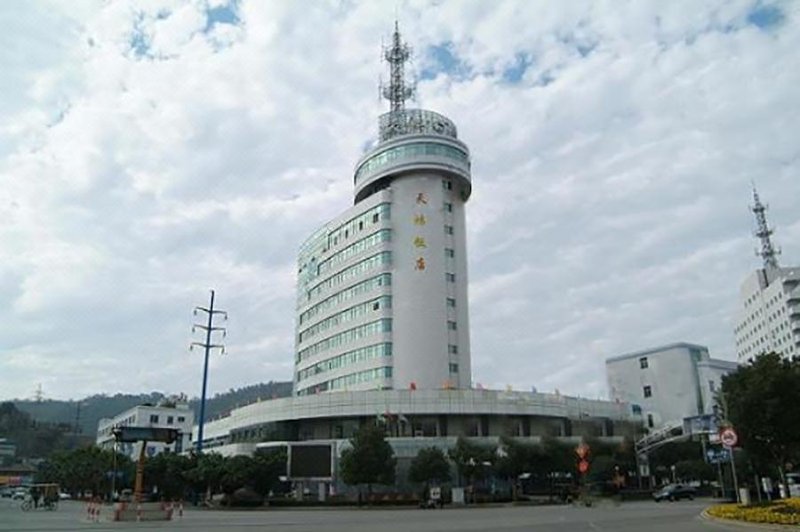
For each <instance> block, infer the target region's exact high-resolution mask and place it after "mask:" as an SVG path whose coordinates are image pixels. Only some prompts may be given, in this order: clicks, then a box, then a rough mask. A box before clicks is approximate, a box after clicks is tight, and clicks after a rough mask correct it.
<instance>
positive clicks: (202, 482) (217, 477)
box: [186, 452, 225, 497]
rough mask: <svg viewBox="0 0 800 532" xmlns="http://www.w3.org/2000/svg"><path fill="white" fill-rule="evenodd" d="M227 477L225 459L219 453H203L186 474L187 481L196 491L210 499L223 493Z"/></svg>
mask: <svg viewBox="0 0 800 532" xmlns="http://www.w3.org/2000/svg"><path fill="white" fill-rule="evenodd" d="M224 475H225V458H224V457H223V456H222V455H221V454H219V453H213V452H211V453H203V454H201V455H199V456H197V457H196V461H195V466H194V467H193V468H192V469H190V470H189V471H187V472H186V479H187V480H188V481H189V482H190V483H191V484H192V486H193V487H194V489H195V491H197V492H199V493H205V494H206V496H208V497H210V496H212V495H214V494H215V493H219V492H220V491H221V488H220V486H221V484H222V477H223V476H224Z"/></svg>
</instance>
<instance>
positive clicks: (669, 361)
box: [606, 343, 738, 428]
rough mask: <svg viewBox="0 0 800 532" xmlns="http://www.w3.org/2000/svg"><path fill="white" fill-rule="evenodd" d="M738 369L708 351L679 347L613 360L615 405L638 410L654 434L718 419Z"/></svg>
mask: <svg viewBox="0 0 800 532" xmlns="http://www.w3.org/2000/svg"><path fill="white" fill-rule="evenodd" d="M737 368H738V364H737V363H736V362H733V361H728V360H720V359H714V358H711V357H710V356H709V354H708V348H707V347H704V346H702V345H695V344H688V343H676V344H670V345H665V346H662V347H656V348H653V349H646V350H644V351H637V352H635V353H628V354H625V355H621V356H617V357H612V358H609V359H607V360H606V377H607V379H608V389H609V394H610V396H611V399H613V400H615V401H624V402H627V403H631V404H632V405H634V409H636V406H637V405H638V407H639V409H641V414H642V420H643V421H644V422H645V424H646V425H647V426H648V427H650V428H652V427H661V426H663V425H667V424H672V423H678V422H681V421H682V420H683V419H684V418H687V417H691V416H698V415H702V414H711V413H713V412H714V406H715V404H716V403H715V393H716V391H717V390H718V389H719V387H720V385H721V383H722V377H723V375H726V374H727V373H730V372H732V371H736V369H737Z"/></svg>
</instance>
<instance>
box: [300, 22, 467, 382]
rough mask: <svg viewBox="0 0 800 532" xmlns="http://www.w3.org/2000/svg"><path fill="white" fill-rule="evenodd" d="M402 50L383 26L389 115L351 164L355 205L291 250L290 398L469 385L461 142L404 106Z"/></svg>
mask: <svg viewBox="0 0 800 532" xmlns="http://www.w3.org/2000/svg"><path fill="white" fill-rule="evenodd" d="M408 53H409V50H408V48H407V47H406V45H404V44H403V43H401V42H400V36H399V33H398V32H395V34H394V42H393V46H392V47H391V48H389V49H387V50H386V53H385V57H386V59H387V61H388V62H389V64H390V66H391V75H392V84H391V85H390V86H389V87H387V88H386V90H384V93H385V95H386V97H387V99H389V101H390V102H391V104H392V110H391V111H389V112H388V113H386V114H384V115H383V116H381V117H380V124H379V141H378V143H377V145H376V146H374V147H373V148H372V149H371V150H369V151H368V152H367V153H366V154H365V155H364V156H363V157H362V158H361V160H359V161H358V163H357V164H356V167H355V175H354V178H353V181H354V186H355V190H354V196H355V204H354V205H353V207H351V208H350V209H348V210H347V211H345V212H344V213H342V215H341V216H339V217H338V218H336V219H335V220H333V221H331V222H328V223H327V224H325V225H324V226H323V227H322V228H321V229H320V230H318V231H316V232H315V233H314V234H313V235H312V236H311V237H310V238H309V239H308V240H307V241H306V242H305V243H304V244H303V245H302V247H301V250H300V254H299V258H298V293H297V317H296V324H297V334H296V339H295V341H296V345H297V348H296V352H295V372H294V389H295V394H296V395H308V394H315V393H323V392H329V391H343V390H368V389H369V390H374V389H407V388H412V389H415V388H419V389H441V388H469V387H470V384H471V383H470V374H471V368H470V344H469V312H468V306H467V245H466V223H465V212H464V211H465V204H466V201H467V200H468V199H469V196H470V193H471V190H472V185H471V182H470V158H469V149H468V148H467V146H466V145H465V144H464V143H463V142H461V141H460V140H459V139H458V134H457V131H456V127H455V125H454V124H453V122H451V121H450V120H449V119H448V118H447V117H445V116H442V115H440V114H438V113H434V112H432V111H426V110H422V109H405V107H404V101H405V99H406V98H408V96H409V95H410V94H411V90H410V88H408V87H406V86H405V84H404V81H403V75H402V69H403V63H404V62H405V60H406V59H407V58H408Z"/></svg>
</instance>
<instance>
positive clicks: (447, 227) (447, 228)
mask: <svg viewBox="0 0 800 532" xmlns="http://www.w3.org/2000/svg"><path fill="white" fill-rule="evenodd" d="M444 234H446V235H452V234H453V226H452V225H445V226H444Z"/></svg>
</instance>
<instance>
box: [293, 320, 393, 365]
mask: <svg viewBox="0 0 800 532" xmlns="http://www.w3.org/2000/svg"><path fill="white" fill-rule="evenodd" d="M391 330H392V320H391V318H383V319H380V320H376V321H371V322H369V323H365V324H364V325H359V326H358V327H354V328H352V329H348V330H346V331H344V332H340V333H339V334H335V335H333V336H330V337H328V338H325V339H324V340H322V341H319V342H317V343H316V344H313V345H310V346H308V347H306V348H305V349H302V350H301V351H299V352H298V353H297V360H296V362H302V361H303V360H305V359H307V358H308V357H311V356H314V355H316V354H318V353H322V352H324V351H327V350H328V349H334V348H336V347H339V346H340V345H344V344H349V343H351V342H355V341H356V340H360V339H361V338H366V337H367V336H372V335H373V334H380V333H384V332H391Z"/></svg>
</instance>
